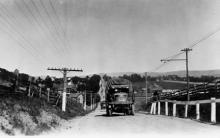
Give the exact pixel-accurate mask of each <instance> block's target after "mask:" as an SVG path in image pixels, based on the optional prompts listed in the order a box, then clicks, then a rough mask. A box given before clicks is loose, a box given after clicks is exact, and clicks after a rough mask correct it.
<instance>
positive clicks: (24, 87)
mask: <svg viewBox="0 0 220 138" xmlns="http://www.w3.org/2000/svg"><path fill="white" fill-rule="evenodd" d="M99 80H100V76H99V75H93V76H91V77H89V76H86V77H84V78H80V77H72V78H70V79H69V80H68V82H70V81H72V87H71V88H68V93H78V92H84V91H86V92H87V91H88V92H89V93H88V94H87V105H88V106H89V105H90V104H91V103H90V99H91V98H90V95H91V94H90V93H93V96H95V97H96V102H98V101H99V97H98V96H97V92H98V90H99ZM39 86H40V87H41V88H42V90H44V91H45V90H47V89H48V88H50V90H51V91H58V90H59V91H62V88H63V79H62V78H55V77H50V76H46V77H45V78H40V77H32V76H30V75H28V74H25V73H19V75H18V76H16V75H15V73H13V72H10V71H7V70H5V69H1V68H0V131H1V132H4V133H6V134H8V135H16V134H24V135H39V134H41V133H42V132H44V131H48V130H50V129H52V128H55V127H57V126H59V125H60V123H61V122H62V121H68V120H69V119H72V118H74V117H76V116H83V115H85V114H87V113H89V112H90V111H85V110H84V109H83V105H82V104H80V103H78V102H77V101H76V100H74V99H71V98H70V97H67V101H68V102H67V105H66V111H65V112H62V110H61V105H62V104H61V102H58V104H56V105H55V104H52V103H50V102H48V101H47V100H46V99H45V98H42V97H39V96H38V95H33V96H27V94H28V90H29V87H30V88H31V90H32V89H34V90H36V91H38V90H39V89H38V88H39Z"/></svg>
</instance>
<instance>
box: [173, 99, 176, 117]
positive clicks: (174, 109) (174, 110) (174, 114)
mask: <svg viewBox="0 0 220 138" xmlns="http://www.w3.org/2000/svg"><path fill="white" fill-rule="evenodd" d="M173 116H174V117H175V116H176V101H174V103H173Z"/></svg>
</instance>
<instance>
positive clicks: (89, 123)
mask: <svg viewBox="0 0 220 138" xmlns="http://www.w3.org/2000/svg"><path fill="white" fill-rule="evenodd" d="M218 131H220V127H219V126H214V125H210V124H204V123H200V122H196V121H194V120H190V119H183V118H173V117H168V116H159V115H149V114H146V113H136V114H135V116H124V115H122V114H115V115H113V116H112V117H107V116H105V110H99V109H97V110H96V111H94V112H92V113H90V114H88V115H86V116H84V117H78V118H75V119H73V120H71V121H68V122H63V123H62V126H60V127H59V128H57V129H55V130H52V131H51V132H49V133H47V134H49V135H63V134H65V135H88V134H93V135H96V134H100V135H102V134H144V135H145V134H147V135H148V134H186V135H192V134H193V135H194V134H203V135H209V134H215V133H217V132H218Z"/></svg>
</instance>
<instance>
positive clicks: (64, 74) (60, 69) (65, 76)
mask: <svg viewBox="0 0 220 138" xmlns="http://www.w3.org/2000/svg"><path fill="white" fill-rule="evenodd" d="M47 70H53V71H60V72H61V73H63V96H62V111H64V112H65V111H66V92H67V91H66V89H67V73H69V72H71V71H75V72H82V71H83V70H82V69H68V68H48V69H47Z"/></svg>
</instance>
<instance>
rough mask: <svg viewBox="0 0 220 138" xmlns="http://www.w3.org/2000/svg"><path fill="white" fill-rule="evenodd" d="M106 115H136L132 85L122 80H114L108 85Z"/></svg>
mask: <svg viewBox="0 0 220 138" xmlns="http://www.w3.org/2000/svg"><path fill="white" fill-rule="evenodd" d="M105 92H106V100H105V104H106V114H107V116H111V115H112V113H113V112H116V113H124V115H134V99H135V98H134V91H133V88H132V83H131V82H130V81H129V80H126V79H122V78H112V79H110V80H109V81H108V82H107V85H106V91H105Z"/></svg>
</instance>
